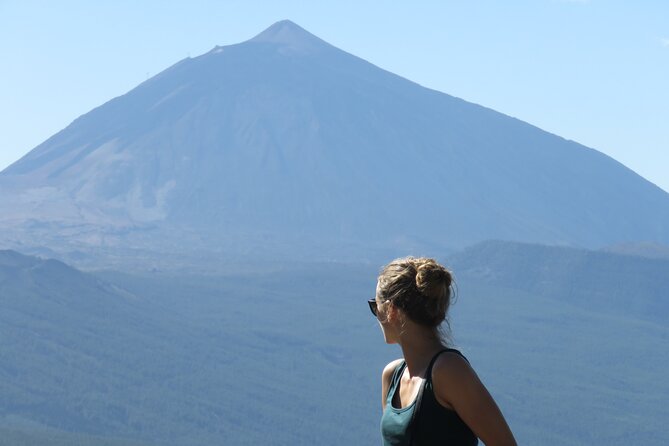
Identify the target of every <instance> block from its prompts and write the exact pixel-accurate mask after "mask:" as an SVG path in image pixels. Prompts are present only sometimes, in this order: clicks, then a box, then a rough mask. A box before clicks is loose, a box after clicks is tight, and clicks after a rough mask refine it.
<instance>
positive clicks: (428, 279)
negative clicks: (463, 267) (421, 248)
mask: <svg viewBox="0 0 669 446" xmlns="http://www.w3.org/2000/svg"><path fill="white" fill-rule="evenodd" d="M414 267H415V268H416V288H418V291H420V293H421V294H423V295H424V296H426V297H430V298H434V299H440V298H443V297H444V295H445V294H447V293H448V288H449V287H450V286H451V281H452V277H451V273H450V272H449V271H448V270H447V269H446V268H444V267H443V266H441V265H439V264H438V263H437V262H436V261H434V260H433V259H424V258H423V259H415V263H414Z"/></svg>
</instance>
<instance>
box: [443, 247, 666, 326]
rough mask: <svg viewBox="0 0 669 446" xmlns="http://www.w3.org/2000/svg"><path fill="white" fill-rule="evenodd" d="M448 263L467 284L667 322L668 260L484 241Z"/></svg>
mask: <svg viewBox="0 0 669 446" xmlns="http://www.w3.org/2000/svg"><path fill="white" fill-rule="evenodd" d="M652 252H653V254H654V253H655V252H654V251H652ZM653 254H651V255H653ZM655 255H656V254H655ZM451 260H452V267H453V268H454V270H455V271H456V274H457V276H458V277H460V278H463V279H465V278H466V279H468V280H469V281H476V282H479V283H485V284H488V285H492V286H494V287H501V288H512V289H516V290H522V291H525V292H528V293H532V294H535V295H538V296H543V297H548V298H552V299H558V300H561V301H563V302H566V303H569V304H573V305H577V306H580V307H584V308H587V309H589V310H592V311H597V312H600V313H603V314H624V315H628V316H632V317H635V318H638V319H642V320H648V321H653V322H656V323H660V324H665V325H666V324H667V323H669V259H663V258H648V257H641V256H637V255H614V254H610V253H607V252H596V251H585V250H578V249H571V248H559V247H548V246H541V245H529V244H519V243H511V242H485V243H481V244H478V245H476V246H473V247H471V248H468V249H466V250H464V251H462V252H459V253H457V254H455V255H453V256H452V258H451Z"/></svg>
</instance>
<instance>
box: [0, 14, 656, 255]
mask: <svg viewBox="0 0 669 446" xmlns="http://www.w3.org/2000/svg"><path fill="white" fill-rule="evenodd" d="M490 75H491V76H493V75H494V73H491V74H490ZM0 192H1V194H0V231H1V232H0V245H4V246H5V247H7V248H14V249H21V250H22V251H24V252H34V250H39V249H47V250H49V251H53V252H56V253H60V255H61V257H65V258H66V259H67V260H70V261H74V263H75V264H76V263H77V256H84V257H85V256H95V255H99V254H100V253H101V250H102V251H104V250H107V251H108V252H116V253H120V254H119V255H120V256H121V257H123V256H129V257H133V256H136V255H137V253H138V252H140V251H141V252H142V253H144V254H143V255H144V256H145V257H146V258H154V259H160V258H162V256H163V255H165V254H167V253H169V254H173V255H175V256H176V257H179V256H181V255H185V254H186V253H191V254H192V255H193V256H194V258H200V256H201V253H204V252H209V253H212V254H213V255H215V256H225V257H226V258H229V259H234V258H238V257H240V256H241V257H248V258H276V259H288V258H291V259H296V258H301V259H307V260H312V259H344V258H351V257H355V258H361V257H362V258H370V257H374V256H387V255H391V254H395V253H398V254H399V253H407V252H421V253H424V252H429V253H438V252H443V251H446V250H449V249H457V248H461V247H464V246H467V245H470V244H472V243H475V242H478V241H481V240H485V239H500V240H515V241H524V242H534V243H544V244H553V245H567V246H576V247H585V248H599V247H602V246H607V245H613V244H619V243H627V242H635V241H648V242H655V243H663V244H668V243H669V194H667V193H666V192H664V191H663V190H662V189H660V188H658V187H656V186H655V185H653V184H652V183H650V182H648V181H646V180H645V179H644V178H642V177H640V176H639V175H637V174H636V173H634V172H633V171H631V170H630V169H628V168H626V167H625V166H623V165H622V164H620V163H618V162H617V161H615V160H613V159H612V158H610V157H608V156H606V155H604V154H602V153H600V152H598V151H596V150H593V149H590V148H587V147H585V146H582V145H580V144H578V143H576V142H573V141H569V140H566V139H563V138H561V137H559V136H556V135H553V134H550V133H547V132H545V131H542V130H541V129H539V128H536V127H534V126H532V125H530V124H527V123H525V122H522V121H520V120H517V119H514V118H511V117H509V116H506V115H503V114H501V113H498V112H495V111H493V110H490V109H487V108H485V107H482V106H479V105H476V104H472V103H468V102H466V101H464V100H461V99H458V98H455V97H452V96H449V95H447V94H444V93H441V92H438V91H434V90H431V89H428V88H425V87H422V86H420V85H418V84H416V83H413V82H411V81H409V80H407V79H404V78H402V77H400V76H397V75H395V74H392V73H390V72H388V71H384V70H383V69H381V68H378V67H376V66H374V65H372V64H370V63H368V62H366V61H364V60H362V59H360V58H358V57H355V56H353V55H351V54H348V53H346V52H344V51H342V50H340V49H337V48H335V47H333V46H331V45H330V44H328V43H326V42H324V41H323V40H321V39H319V38H318V37H316V36H314V35H312V34H310V33H309V32H307V31H305V30H304V29H302V28H301V27H299V26H298V25H296V24H294V23H292V22H290V21H282V22H278V23H275V24H274V25H272V26H271V27H269V28H268V29H267V30H265V31H263V32H262V33H261V34H259V35H257V36H256V37H254V38H252V39H250V40H248V41H245V42H242V43H239V44H236V45H229V46H217V47H215V48H213V49H212V50H211V51H209V52H208V53H206V54H203V55H201V56H198V57H195V58H187V59H184V60H182V61H180V62H178V63H176V64H175V65H173V66H171V67H169V68H168V69H166V70H165V71H163V72H161V73H160V74H158V75H156V76H154V77H153V78H151V79H149V80H147V81H146V82H143V83H142V84H140V85H139V86H137V87H136V88H134V89H133V90H131V91H130V92H128V93H126V94H124V95H123V96H120V97H117V98H114V99H112V100H110V101H109V102H107V103H105V104H104V105H102V106H100V107H98V108H96V109H94V110H92V111H90V112H89V113H86V114H84V115H83V116H81V117H79V118H78V119H76V120H75V121H74V122H72V123H71V124H70V125H69V126H68V127H66V128H65V129H63V130H62V131H60V132H58V133H57V134H55V135H54V136H52V137H51V138H49V139H48V140H47V141H45V142H44V143H42V144H40V145H39V146H37V147H36V148H35V149H33V150H32V151H31V152H29V153H28V154H27V155H25V156H24V157H23V158H21V159H20V160H18V161H17V162H16V163H14V164H12V165H11V166H9V167H8V168H7V169H5V170H4V171H3V172H1V173H0ZM31 250H32V251H31ZM123 253H125V254H123ZM68 256H69V257H68Z"/></svg>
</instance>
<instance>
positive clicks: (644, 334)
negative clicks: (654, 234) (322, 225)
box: [0, 242, 669, 446]
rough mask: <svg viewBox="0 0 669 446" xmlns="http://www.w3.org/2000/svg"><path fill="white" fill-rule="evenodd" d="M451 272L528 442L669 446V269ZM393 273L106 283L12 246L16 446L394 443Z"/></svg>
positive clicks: (317, 268) (5, 352) (558, 259)
mask: <svg viewBox="0 0 669 446" xmlns="http://www.w3.org/2000/svg"><path fill="white" fill-rule="evenodd" d="M449 264H450V265H451V266H452V268H453V269H454V271H455V273H456V279H457V283H458V289H459V293H458V294H459V296H458V301H457V302H456V305H455V306H454V308H453V311H454V320H453V330H454V336H455V339H456V341H457V342H458V343H461V345H462V346H463V347H464V348H465V352H466V353H467V356H468V357H469V358H470V360H471V361H472V362H473V363H474V364H475V366H476V369H477V372H479V374H480V375H481V377H482V378H483V379H484V381H485V382H486V384H487V385H488V386H489V388H490V390H491V392H493V394H494V395H495V397H496V399H497V400H498V402H499V404H500V405H501V407H502V408H503V410H504V412H505V414H506V416H507V418H508V419H509V422H510V424H511V426H512V428H513V429H514V432H515V434H516V437H517V438H518V440H519V444H545V442H546V441H548V440H550V441H549V442H550V444H551V445H557V446H561V445H565V446H566V445H570V446H572V445H591V444H607V445H614V446H615V445H629V444H635V443H636V442H637V441H638V442H639V443H641V444H644V445H657V446H660V445H666V444H669V431H667V429H666V419H667V418H666V415H667V408H666V400H665V399H664V398H661V397H659V396H661V395H667V394H669V381H668V380H666V379H665V375H666V370H667V368H668V367H669V348H668V347H669V345H668V344H669V318H668V317H667V295H666V290H667V285H669V283H667V282H668V281H669V261H667V260H657V259H655V260H653V259H646V258H640V257H635V256H627V255H616V254H610V253H603V252H592V251H583V250H574V249H565V248H550V247H545V246H537V245H528V244H517V243H508V242H486V243H482V244H479V245H477V246H474V247H472V248H470V249H466V250H464V251H462V252H459V253H457V254H454V255H453V256H452V259H451V262H449ZM377 272H378V267H377V265H374V266H367V265H360V264H343V263H325V264H318V263H311V264H307V265H305V264H286V265H284V268H283V269H282V270H276V271H270V270H267V271H252V272H246V273H236V274H228V275H225V276H223V275H208V276H205V275H183V274H182V275H170V274H166V273H152V274H146V275H130V274H126V273H118V272H105V273H97V274H95V275H93V274H90V273H83V272H81V271H78V270H76V269H74V268H71V267H69V266H67V265H65V264H63V263H62V262H59V261H54V260H42V259H39V258H35V257H30V256H23V255H21V254H18V253H16V252H13V251H0V309H1V311H0V327H2V329H1V332H2V343H1V345H0V357H1V358H2V360H1V361H0V378H1V379H0V435H2V436H1V437H0V439H1V440H0V444H1V443H2V440H5V439H7V441H9V443H7V444H12V445H25V446H32V445H44V444H49V445H61V444H63V445H65V444H67V445H78V444H81V445H86V446H96V445H97V446H101V445H104V446H131V445H132V446H139V445H146V446H151V445H154V446H155V445H167V446H172V445H173V446H199V445H211V444H277V445H283V444H290V445H297V446H299V445H313V444H322V445H341V444H376V443H378V442H379V431H378V429H379V427H378V426H379V419H380V411H379V404H378V392H379V391H380V387H379V382H378V377H379V373H380V370H381V369H382V367H383V366H384V365H385V364H386V363H387V362H388V361H389V360H391V359H393V358H395V357H396V356H397V354H398V352H397V351H396V349H394V348H392V349H391V348H388V347H384V345H383V340H382V335H381V333H380V332H379V328H378V324H377V323H376V321H374V320H373V318H371V317H370V315H369V314H368V313H369V312H368V311H365V310H366V308H365V297H364V296H368V295H370V293H373V292H374V286H375V277H376V273H377ZM641 420H642V421H641ZM287 426H290V428H287ZM632 438H634V439H635V440H634V441H632V440H631V439H632ZM10 440H11V441H10Z"/></svg>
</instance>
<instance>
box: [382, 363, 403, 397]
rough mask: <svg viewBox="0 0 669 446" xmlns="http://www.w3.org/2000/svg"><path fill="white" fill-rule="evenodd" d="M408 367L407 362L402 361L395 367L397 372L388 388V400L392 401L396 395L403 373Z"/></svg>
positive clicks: (394, 373)
mask: <svg viewBox="0 0 669 446" xmlns="http://www.w3.org/2000/svg"><path fill="white" fill-rule="evenodd" d="M406 366H407V363H406V361H405V360H402V361H400V363H399V364H397V366H396V367H395V371H394V372H393V377H392V378H391V379H390V385H389V386H388V394H387V395H386V399H387V400H390V398H392V395H394V394H395V388H396V387H397V384H398V383H399V381H400V379H401V377H402V373H403V372H404V368H405V367H406Z"/></svg>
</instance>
